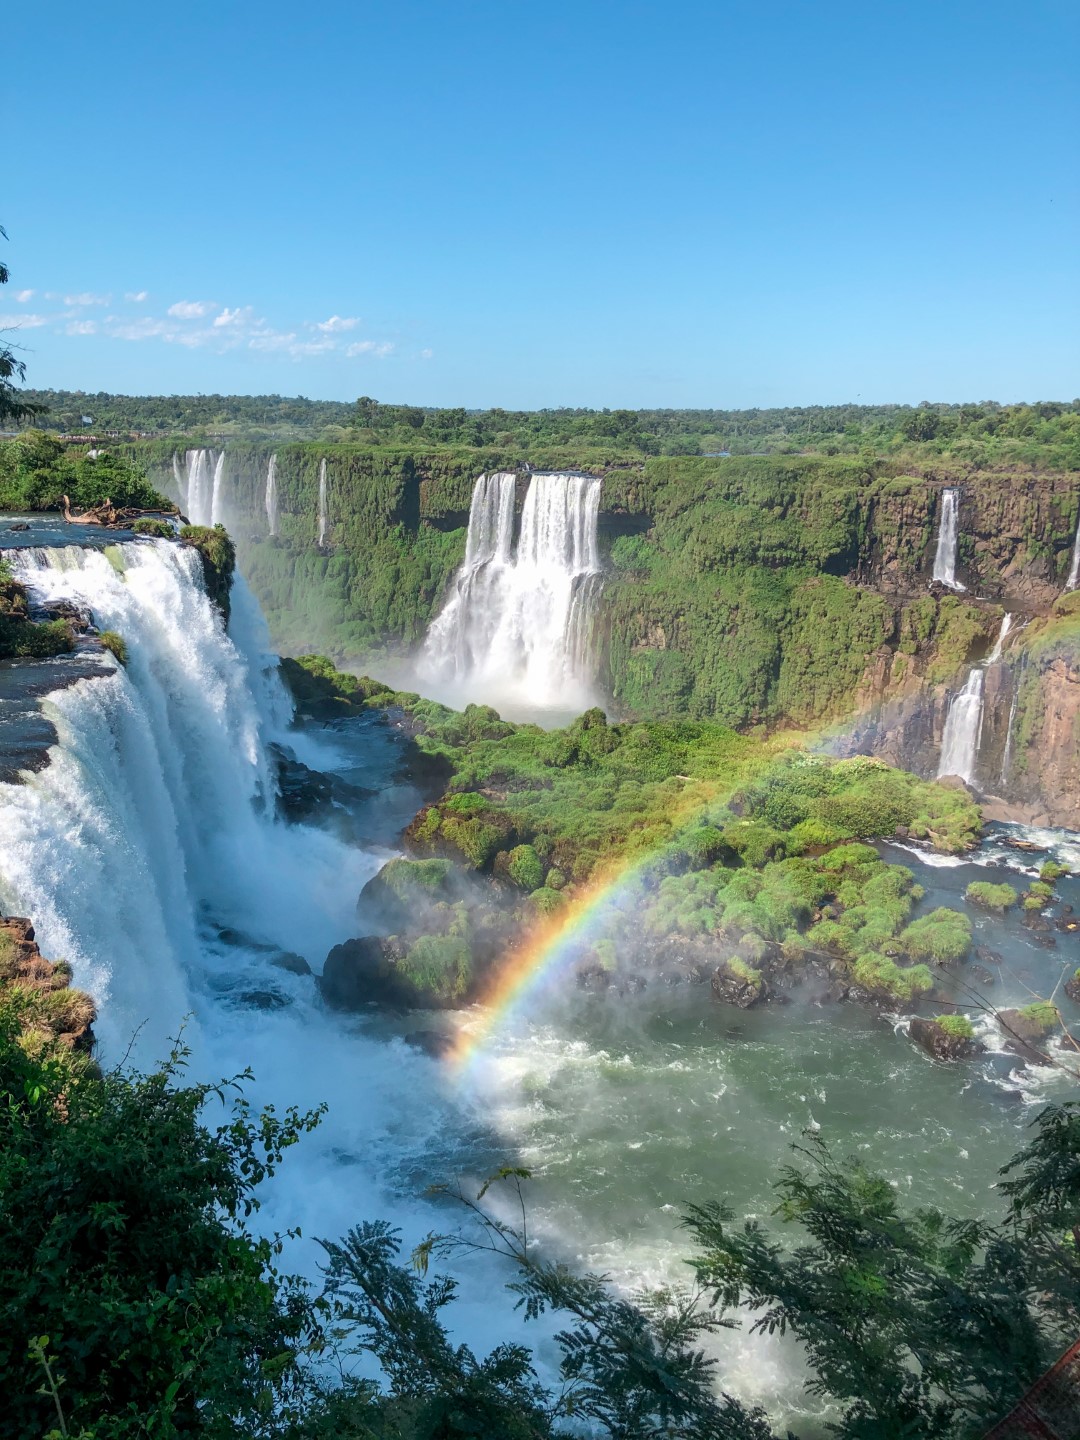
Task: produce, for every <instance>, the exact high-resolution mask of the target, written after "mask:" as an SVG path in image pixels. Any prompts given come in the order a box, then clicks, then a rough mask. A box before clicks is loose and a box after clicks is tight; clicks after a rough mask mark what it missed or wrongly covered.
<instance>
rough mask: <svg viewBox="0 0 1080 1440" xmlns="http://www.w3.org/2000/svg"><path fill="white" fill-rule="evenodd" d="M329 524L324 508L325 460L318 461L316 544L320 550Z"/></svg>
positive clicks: (323, 544)
mask: <svg viewBox="0 0 1080 1440" xmlns="http://www.w3.org/2000/svg"><path fill="white" fill-rule="evenodd" d="M328 524H329V520H328V517H327V509H326V460H325V458H324V459H322V460H320V461H319V535H318V540H317V541H316V544H317V545H318V546H319V549H320V550H321V549H322V548H323V547H324V546H325V544H326V529H327V525H328Z"/></svg>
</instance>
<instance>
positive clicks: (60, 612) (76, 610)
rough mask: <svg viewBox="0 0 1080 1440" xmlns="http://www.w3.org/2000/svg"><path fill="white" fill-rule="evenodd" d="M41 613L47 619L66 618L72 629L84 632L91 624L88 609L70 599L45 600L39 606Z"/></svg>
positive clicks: (79, 632)
mask: <svg viewBox="0 0 1080 1440" xmlns="http://www.w3.org/2000/svg"><path fill="white" fill-rule="evenodd" d="M41 612H42V614H43V615H44V616H45V617H46V618H47V619H49V620H66V621H67V623H68V624H69V625H70V626H71V628H72V630H74V631H76V632H77V633H78V634H80V635H82V634H85V633H86V631H87V630H89V629H90V627H91V625H92V624H93V617H92V616H91V614H90V611H89V610H86V609H84V608H83V607H82V606H81V605H76V604H74V602H73V601H71V600H47V601H46V602H45V603H44V604H43V605H42V607H41Z"/></svg>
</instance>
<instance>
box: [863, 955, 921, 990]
mask: <svg viewBox="0 0 1080 1440" xmlns="http://www.w3.org/2000/svg"><path fill="white" fill-rule="evenodd" d="M852 975H853V977H854V979H855V980H856V981H857V983H858V984H860V985H864V986H865V987H866V989H867V990H879V991H883V992H884V993H885V994H887V995H891V996H892V997H893V998H894V999H896V1000H915V999H917V998H918V997H919V996H920V995H926V994H928V993H929V992H930V991H931V990H932V989H933V988H934V977H933V976H932V975H931V973H930V970H929V968H928V967H927V966H926V965H912V966H910V967H909V968H904V967H902V966H900V965H897V964H896V962H895V961H893V960H890V959H889V958H888V956H887V955H860V956H859V958H858V960H856V962H855V966H854V969H853V970H852Z"/></svg>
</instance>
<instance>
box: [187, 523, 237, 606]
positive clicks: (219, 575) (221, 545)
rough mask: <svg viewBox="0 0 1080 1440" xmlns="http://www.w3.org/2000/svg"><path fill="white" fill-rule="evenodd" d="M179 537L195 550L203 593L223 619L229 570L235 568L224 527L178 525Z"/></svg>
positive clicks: (229, 576)
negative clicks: (203, 582) (200, 563)
mask: <svg viewBox="0 0 1080 1440" xmlns="http://www.w3.org/2000/svg"><path fill="white" fill-rule="evenodd" d="M180 539H181V540H182V541H183V542H184V543H185V544H186V545H193V546H194V547H195V549H196V550H197V551H198V552H199V556H200V558H201V560H202V567H203V576H204V578H205V581H206V593H207V594H208V595H209V596H210V599H211V600H212V601H213V602H214V604H215V605H216V606H217V607H218V609H219V610H220V611H221V613H222V615H223V616H224V618H225V621H226V623H227V622H228V619H229V596H230V593H231V591H232V580H233V571H234V570H235V569H236V547H235V546H234V545H233V542H232V540H231V538H230V536H229V533H228V531H227V530H226V529H225V527H224V525H214V526H212V527H211V526H209V525H181V527H180Z"/></svg>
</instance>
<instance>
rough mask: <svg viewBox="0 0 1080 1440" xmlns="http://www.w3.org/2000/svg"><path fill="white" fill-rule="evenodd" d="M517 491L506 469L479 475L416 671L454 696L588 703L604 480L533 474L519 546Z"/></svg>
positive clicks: (534, 703)
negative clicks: (452, 571) (458, 561)
mask: <svg viewBox="0 0 1080 1440" xmlns="http://www.w3.org/2000/svg"><path fill="white" fill-rule="evenodd" d="M516 489H517V482H516V479H515V477H514V476H513V475H512V474H508V473H505V472H499V473H496V474H493V475H481V476H480V478H479V480H477V482H476V485H475V487H474V489H473V496H472V505H471V508H470V511H469V533H468V539H467V541H466V550H465V562H464V564H463V565H462V567H461V569H460V570H459V571H458V573H457V575H456V576H455V578H454V582H453V586H452V588H451V593H450V596H449V598H448V599H447V601H446V603H445V605H444V606H443V609H442V611H441V612H440V614H439V615H438V616H437V618H436V619H435V620H434V621H433V623H432V625H431V627H430V629H429V631H428V636H427V639H426V641H425V645H424V650H423V654H422V656H421V660H420V667H419V668H420V673H421V674H422V675H423V676H425V677H426V678H427V679H429V680H432V681H434V682H435V683H436V684H443V685H446V686H449V687H450V688H451V689H452V690H453V691H454V692H455V693H456V694H457V695H458V697H459V698H464V697H465V696H468V697H469V698H473V699H478V700H485V701H489V702H491V703H495V704H498V703H500V702H503V703H506V702H508V703H510V704H511V705H518V706H521V705H525V706H528V707H535V708H540V709H547V708H552V707H559V708H574V707H575V706H582V705H586V704H589V703H591V699H592V697H591V695H590V692H589V682H590V680H591V673H590V666H589V642H590V636H591V628H592V625H591V622H592V616H593V613H594V610H595V603H596V599H597V596H598V594H599V588H600V582H601V576H600V559H599V552H598V549H597V539H596V525H597V514H598V511H599V506H600V480H599V479H598V478H596V477H595V476H588V475H573V474H568V473H564V472H556V473H551V474H535V475H532V476H530V479H529V488H528V491H527V493H526V496H525V503H524V506H523V507H522V512H521V531H520V534H519V536H518V539H517V544H516V546H515V544H514V502H515V496H516Z"/></svg>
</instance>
